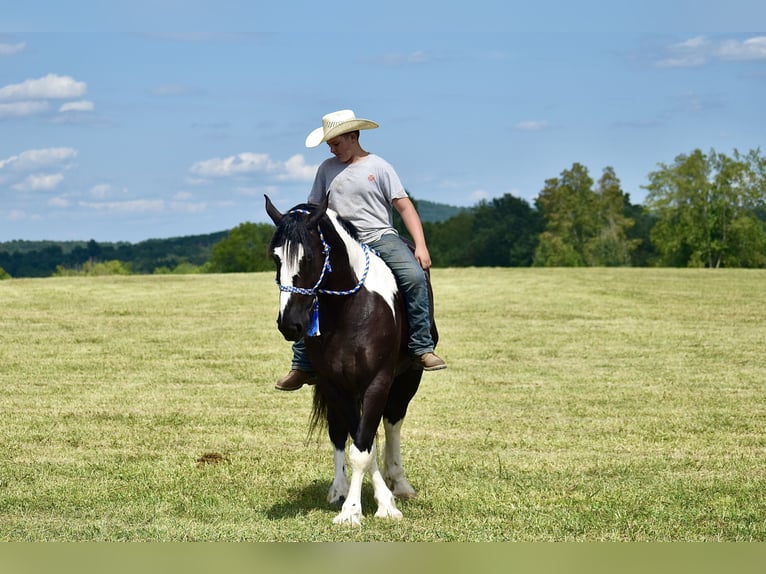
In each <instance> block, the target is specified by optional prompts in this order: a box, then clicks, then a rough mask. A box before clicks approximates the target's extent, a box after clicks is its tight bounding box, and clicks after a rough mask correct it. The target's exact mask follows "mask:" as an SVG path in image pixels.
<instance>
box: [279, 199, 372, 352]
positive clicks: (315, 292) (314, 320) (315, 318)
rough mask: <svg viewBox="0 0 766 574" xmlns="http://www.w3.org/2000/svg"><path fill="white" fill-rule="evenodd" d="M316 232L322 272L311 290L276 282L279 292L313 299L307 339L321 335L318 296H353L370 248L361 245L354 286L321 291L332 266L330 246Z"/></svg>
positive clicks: (358, 286)
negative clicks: (361, 262) (359, 269)
mask: <svg viewBox="0 0 766 574" xmlns="http://www.w3.org/2000/svg"><path fill="white" fill-rule="evenodd" d="M290 213H301V214H305V215H308V214H309V213H310V212H309V211H306V210H305V209H294V210H293V211H290ZM317 231H318V232H319V240H320V241H321V242H322V252H323V253H324V265H322V272H321V273H320V274H319V278H318V279H317V281H316V283H315V284H314V286H313V287H312V288H311V289H306V288H305V287H293V286H292V285H282V284H281V283H280V282H279V280H278V279H277V280H276V281H277V285H278V286H279V290H280V291H282V292H286V293H298V294H299V295H311V296H313V297H314V309H313V311H312V313H311V325H310V326H309V329H308V331H306V335H307V336H309V337H316V336H317V335H320V334H321V333H320V332H319V294H320V293H321V294H322V295H353V294H354V293H356V292H357V291H359V289H361V288H362V285H364V281H365V279H367V273H368V272H369V271H370V248H369V246H368V245H367V244H366V243H362V250H363V251H364V272H363V273H362V277H361V278H360V279H359V282H358V283H357V284H356V286H355V287H353V288H352V289H347V290H345V291H334V290H332V289H322V288H321V287H319V286H320V285H321V284H322V281H324V278H325V275H326V274H327V273H332V266H331V265H330V246H329V245H328V244H327V242H326V241H325V240H324V234H323V233H322V230H321V229H319V227H317Z"/></svg>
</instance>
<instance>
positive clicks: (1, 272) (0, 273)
mask: <svg viewBox="0 0 766 574" xmlns="http://www.w3.org/2000/svg"><path fill="white" fill-rule="evenodd" d="M10 278H11V276H10V275H9V274H8V273H7V272H6V270H5V269H3V268H2V267H0V281H2V280H3V279H10Z"/></svg>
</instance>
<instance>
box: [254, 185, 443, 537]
mask: <svg viewBox="0 0 766 574" xmlns="http://www.w3.org/2000/svg"><path fill="white" fill-rule="evenodd" d="M327 204H328V197H327V196H325V198H324V200H323V201H322V203H321V204H319V205H308V204H301V205H298V206H296V207H295V208H293V209H291V210H290V211H289V212H287V213H286V214H282V213H280V212H279V211H278V210H277V208H276V207H274V205H273V204H272V202H271V200H270V199H269V198H268V196H266V212H267V213H268V214H269V216H270V217H271V219H272V220H273V221H274V223H275V224H276V226H277V227H276V230H275V232H274V236H273V238H272V240H271V244H270V246H269V251H270V253H271V256H272V257H273V259H274V261H275V263H276V266H277V284H278V285H279V289H280V300H279V301H280V307H279V315H278V318H277V325H278V327H279V330H280V332H281V333H282V334H283V335H284V337H285V339H287V340H288V341H298V340H299V339H303V340H304V342H305V345H306V350H307V352H308V354H309V357H310V359H311V363H312V365H313V367H314V370H315V371H316V374H317V382H316V384H315V386H314V409H313V419H312V422H313V425H316V424H317V423H318V422H320V421H321V420H322V419H325V420H326V422H327V430H328V433H329V436H330V441H331V442H332V444H333V446H334V448H335V454H334V465H335V477H334V479H333V481H332V485H331V486H330V491H329V493H328V496H327V500H328V502H330V503H331V504H334V505H340V504H341V503H342V507H341V511H340V513H339V514H338V515H337V516H336V517H335V518H334V519H333V522H334V523H336V524H350V525H352V526H358V525H360V524H361V519H362V498H361V491H362V481H363V479H364V475H365V474H369V476H370V479H371V482H372V486H373V490H374V497H375V501H376V502H377V504H378V509H377V512H376V513H375V516H377V517H384V518H401V517H402V513H401V512H400V511H399V509H397V507H396V504H395V501H394V497H395V496H396V497H399V498H402V499H408V498H413V497H415V490H414V489H413V488H412V486H411V485H410V483H409V482H407V479H406V478H405V475H404V467H403V466H402V460H401V452H400V431H401V426H402V422H403V420H404V417H405V415H406V413H407V406H408V404H409V402H410V400H411V399H412V398H413V397H414V396H415V393H416V392H417V390H418V386H419V385H420V379H421V377H422V375H423V370H422V367H420V365H419V364H417V362H416V361H413V360H412V358H411V357H410V356H409V352H408V349H407V342H408V330H407V318H406V314H405V308H404V302H403V301H402V296H401V295H400V293H399V290H398V288H397V285H396V281H395V279H394V276H393V274H392V272H391V270H390V269H389V268H388V266H387V265H386V264H385V263H384V262H383V260H382V259H381V258H380V257H378V256H377V255H376V254H375V253H374V252H373V251H372V250H371V249H370V248H369V247H368V246H366V245H364V244H362V243H360V242H359V241H358V240H357V239H356V235H355V232H354V230H353V227H352V226H350V225H349V224H348V223H347V222H345V221H344V220H342V219H341V218H340V217H339V216H338V214H337V213H335V212H334V211H333V210H331V209H328V207H327ZM429 290H430V285H429ZM431 297H432V298H433V295H432V294H431ZM432 308H433V306H432ZM431 328H432V333H433V337H434V341H436V340H437V339H438V333H437V332H436V326H435V323H434V322H433V320H432V322H431ZM381 418H382V419H383V426H384V429H385V435H386V442H385V447H384V455H383V472H382V473H381V471H380V469H379V468H378V463H377V453H376V446H375V436H376V433H377V430H378V427H379V425H380V421H381ZM349 437H350V438H351V445H350V446H349V452H348V460H349V464H350V466H351V481H350V483H349V480H348V477H347V475H346V465H345V463H346V454H345V451H346V443H347V441H348V438H349Z"/></svg>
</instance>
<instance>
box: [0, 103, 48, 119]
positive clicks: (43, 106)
mask: <svg viewBox="0 0 766 574" xmlns="http://www.w3.org/2000/svg"><path fill="white" fill-rule="evenodd" d="M49 108H50V105H49V104H48V102H36V101H32V102H13V103H10V104H0V119H3V118H23V117H26V116H35V115H37V114H44V113H45V112H47V111H48V109H49Z"/></svg>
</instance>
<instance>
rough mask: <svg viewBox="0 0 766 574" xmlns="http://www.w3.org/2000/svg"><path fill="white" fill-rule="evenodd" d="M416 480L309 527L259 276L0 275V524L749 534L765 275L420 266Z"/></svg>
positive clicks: (765, 415)
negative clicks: (431, 332)
mask: <svg viewBox="0 0 766 574" xmlns="http://www.w3.org/2000/svg"><path fill="white" fill-rule="evenodd" d="M433 280H434V285H435V291H436V303H437V309H436V310H437V318H438V323H439V327H440V331H441V337H442V341H441V343H440V345H439V349H440V354H442V355H443V356H444V357H445V358H446V359H447V361H448V362H449V364H450V368H449V369H447V370H446V371H441V372H437V373H426V374H425V376H424V381H423V384H422V385H421V390H420V391H419V393H418V395H417V396H416V398H415V400H414V402H413V403H412V405H411V408H410V413H409V416H408V418H407V421H406V423H405V427H404V430H403V456H404V463H405V467H406V469H407V472H408V476H409V479H410V481H411V482H412V484H413V485H414V486H415V488H416V489H417V490H418V492H419V496H418V498H417V499H415V500H413V501H407V502H401V503H400V505H399V506H400V508H401V510H402V511H403V513H404V519H403V520H402V521H399V522H389V521H384V520H379V519H375V518H373V517H372V514H373V513H374V508H375V503H374V501H373V500H372V493H371V487H370V485H369V483H368V482H366V483H365V489H364V496H365V498H364V500H363V502H364V503H365V505H366V508H365V514H366V518H365V520H364V522H363V525H362V528H360V529H353V530H352V529H348V528H345V527H337V526H334V525H333V524H332V517H333V516H334V515H335V513H336V510H335V509H333V508H330V507H329V506H328V505H327V503H326V501H325V496H326V492H327V489H328V487H329V483H330V479H331V477H332V460H331V448H330V446H329V444H328V442H327V440H326V438H325V437H324V436H319V437H314V438H311V439H310V440H308V441H307V440H306V439H307V436H306V433H307V428H308V419H309V408H310V401H311V399H310V392H309V391H307V390H305V389H304V390H302V391H299V392H296V393H279V392H277V391H275V390H273V383H274V381H275V380H276V378H277V377H278V376H280V375H281V374H283V373H284V372H285V371H286V369H287V368H288V367H289V354H290V349H289V344H288V343H286V342H285V341H284V340H282V338H281V336H280V335H279V333H278V332H277V330H276V328H275V323H274V320H275V318H276V310H277V291H276V287H275V286H274V283H273V275H272V274H271V273H257V274H247V275H194V276H131V277H97V278H53V279H42V280H21V279H20V280H10V281H4V282H0V388H2V390H3V392H2V395H0V411H1V414H2V420H3V422H2V425H0V540H4V541H43V540H94V541H104V540H108V541H123V540H126V541H127V540H129V541H181V540H205V541H223V540H225V541H240V540H248V541H347V540H348V541H505V540H513V541H583V540H587V541H594V540H619V541H622V540H632V541H666V540H670V541H715V540H727V541H734V540H757V541H764V540H766V457H764V450H765V447H766V432H765V431H766V405H765V403H764V400H763V397H764V391H766V361H764V360H763V348H764V343H765V342H766V341H765V339H766V335H764V333H765V332H766V331H764V328H763V325H764V323H765V322H766V288H765V287H764V285H766V273H765V272H763V271H747V270H716V271H711V270H671V269H614V270H608V269H436V270H434V272H433Z"/></svg>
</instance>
